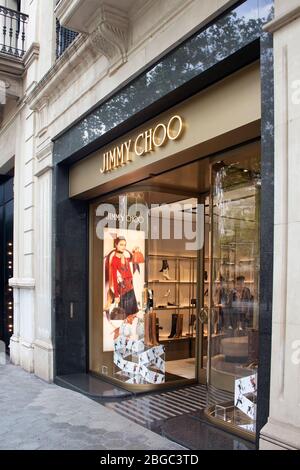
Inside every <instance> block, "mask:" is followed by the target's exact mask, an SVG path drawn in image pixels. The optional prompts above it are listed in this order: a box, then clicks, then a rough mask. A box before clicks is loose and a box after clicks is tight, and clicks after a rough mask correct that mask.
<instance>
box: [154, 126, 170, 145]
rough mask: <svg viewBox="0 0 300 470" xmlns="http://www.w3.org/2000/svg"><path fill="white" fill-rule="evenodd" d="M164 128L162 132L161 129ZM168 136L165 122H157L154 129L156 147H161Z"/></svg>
mask: <svg viewBox="0 0 300 470" xmlns="http://www.w3.org/2000/svg"><path fill="white" fill-rule="evenodd" d="M161 129H162V134H160V130H161ZM166 138H167V128H166V126H165V125H164V124H157V126H156V128H155V129H154V131H153V145H154V146H155V147H161V146H162V145H164V143H165V142H166Z"/></svg>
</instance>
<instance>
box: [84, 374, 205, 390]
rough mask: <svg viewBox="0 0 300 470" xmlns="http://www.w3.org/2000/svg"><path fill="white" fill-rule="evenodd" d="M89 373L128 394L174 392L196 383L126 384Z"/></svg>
mask: <svg viewBox="0 0 300 470" xmlns="http://www.w3.org/2000/svg"><path fill="white" fill-rule="evenodd" d="M89 373H90V374H91V375H92V376H93V377H95V378H98V379H101V380H104V381H105V382H108V383H111V384H113V385H116V386H117V387H118V388H123V389H124V390H128V392H135V393H149V392H153V391H159V390H166V389H169V390H175V389H176V388H178V387H181V386H183V385H195V384H197V383H198V382H197V380H196V379H181V380H172V381H170V382H165V383H163V384H128V383H126V382H122V381H121V380H118V379H115V378H114V377H110V376H108V375H103V374H101V373H97V372H95V371H90V372H89Z"/></svg>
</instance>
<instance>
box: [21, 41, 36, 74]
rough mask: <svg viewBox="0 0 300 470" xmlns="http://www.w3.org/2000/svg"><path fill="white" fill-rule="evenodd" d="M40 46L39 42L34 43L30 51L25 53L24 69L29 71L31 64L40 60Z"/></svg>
mask: <svg viewBox="0 0 300 470" xmlns="http://www.w3.org/2000/svg"><path fill="white" fill-rule="evenodd" d="M39 55H40V45H39V43H37V42H33V43H32V44H31V46H30V47H29V49H28V50H27V51H26V52H25V54H24V57H23V62H24V67H25V69H26V70H27V69H28V68H29V67H30V66H31V64H32V63H33V62H34V61H35V60H37V59H38V58H39Z"/></svg>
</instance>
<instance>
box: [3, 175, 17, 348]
mask: <svg viewBox="0 0 300 470" xmlns="http://www.w3.org/2000/svg"><path fill="white" fill-rule="evenodd" d="M13 184H14V178H13V177H12V176H8V175H5V176H3V175H0V341H1V342H2V341H3V343H5V345H6V347H8V345H9V339H10V337H11V335H12V332H13V291H12V288H11V287H10V286H9V285H8V280H9V279H10V278H11V277H12V273H13V212H14V211H13V205H14V194H13Z"/></svg>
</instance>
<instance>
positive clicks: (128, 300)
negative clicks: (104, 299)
mask: <svg viewBox="0 0 300 470" xmlns="http://www.w3.org/2000/svg"><path fill="white" fill-rule="evenodd" d="M125 252H127V253H128V254H129V256H125ZM133 258H134V254H133V255H132V254H131V253H130V251H128V250H127V249H126V239H125V237H117V238H115V239H114V250H113V251H112V252H111V253H109V255H108V256H107V257H106V269H105V275H106V280H108V282H109V291H110V292H112V294H113V295H112V296H113V302H114V303H115V304H118V307H119V308H121V309H123V310H124V312H125V316H126V317H128V316H129V315H135V314H136V313H137V312H138V311H139V308H138V305H137V300H136V296H135V292H134V287H133V274H132V271H131V267H130V263H131V262H134V259H133ZM134 264H135V263H134ZM133 269H135V267H134V268H133Z"/></svg>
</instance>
